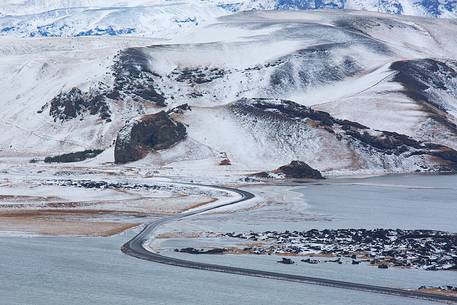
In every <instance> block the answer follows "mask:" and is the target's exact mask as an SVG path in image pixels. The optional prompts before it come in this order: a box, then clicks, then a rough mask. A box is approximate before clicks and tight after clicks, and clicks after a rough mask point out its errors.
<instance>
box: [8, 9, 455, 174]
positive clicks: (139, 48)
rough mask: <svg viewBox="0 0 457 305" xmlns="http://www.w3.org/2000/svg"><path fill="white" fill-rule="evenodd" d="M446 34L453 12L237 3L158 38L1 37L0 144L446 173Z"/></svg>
mask: <svg viewBox="0 0 457 305" xmlns="http://www.w3.org/2000/svg"><path fill="white" fill-rule="evenodd" d="M392 33H395V39H392ZM449 37H457V25H456V23H455V21H454V20H452V19H431V18H416V17H398V16H391V15H383V14H378V13H367V12H356V11H345V12H343V11H336V10H333V11H306V12H305V11H249V12H241V13H237V14H234V15H230V16H224V17H220V18H218V19H215V21H214V22H212V23H211V24H210V25H204V26H200V27H198V30H195V31H189V32H188V33H187V35H181V36H179V37H173V38H172V40H171V41H164V40H161V39H160V40H159V39H154V38H150V37H143V38H139V37H131V36H127V37H126V36H117V37H72V38H46V39H35V38H7V37H4V38H2V39H0V54H1V55H2V56H1V57H0V69H1V71H0V77H1V78H0V91H1V92H2V99H1V100H0V107H1V108H0V109H1V111H0V124H1V126H2V131H3V135H2V137H1V138H0V153H1V155H2V156H14V157H21V156H22V157H25V158H29V159H32V158H38V159H41V158H44V157H45V156H49V155H56V154H60V153H63V152H73V151H81V150H86V149H104V150H106V151H105V153H104V154H103V156H104V157H103V160H104V161H106V156H107V155H109V156H111V158H112V159H111V160H112V161H114V155H115V154H114V150H115V146H116V153H117V155H118V156H121V155H123V156H125V155H126V154H127V155H128V154H130V153H132V152H133V153H134V155H135V156H134V157H135V158H131V159H129V160H136V159H138V158H141V157H144V156H146V155H147V158H146V159H145V161H138V162H145V163H143V165H144V166H146V164H148V165H147V166H150V165H151V164H152V165H153V166H160V165H168V166H171V167H173V168H179V167H181V166H182V167H185V168H194V169H197V168H199V169H205V170H207V169H208V168H211V167H214V168H219V167H218V164H219V162H221V158H222V159H229V160H230V162H227V161H225V163H230V164H231V166H229V167H226V168H228V169H229V170H235V169H238V170H249V171H252V172H255V171H261V170H269V169H273V168H276V167H278V166H280V165H284V164H286V163H289V162H290V161H291V160H301V161H304V162H306V163H308V164H310V165H311V166H313V167H315V168H317V169H319V170H321V171H323V172H324V173H325V174H328V175H329V174H349V173H374V172H376V173H385V172H413V171H426V172H430V171H431V172H435V171H455V170H457V152H456V150H455V149H457V91H456V88H457V86H456V85H457V81H456V79H457V55H456V53H455V49H456V47H457V41H455V40H453V39H449ZM161 111H165V113H161ZM157 113H161V114H160V115H157V117H156V116H148V114H157ZM148 124H150V125H148ZM162 124H163V125H162ZM175 127H176V128H178V129H176V130H174V128H175ZM148 128H153V130H156V129H157V130H162V131H160V132H165V134H160V133H159V135H157V134H155V131H154V132H152V134H151V130H148ZM154 128H155V129H154ZM184 129H185V130H184ZM164 138H166V139H168V140H170V139H175V140H176V141H175V142H174V141H171V142H170V141H168V140H167V143H166V145H164V143H161V142H160V141H162V140H163V139H164ZM24 139H26V140H24ZM161 139H162V140H161ZM116 141H117V143H115V142H116ZM148 141H149V142H150V143H149V142H148ZM151 141H152V142H151ZM120 144H122V146H119V145H120ZM148 152H152V153H150V154H149V155H148V154H147V153H148ZM137 157H138V158H137ZM116 161H122V160H120V159H119V160H116ZM94 162H96V161H94ZM139 166H142V165H141V164H140V165H139Z"/></svg>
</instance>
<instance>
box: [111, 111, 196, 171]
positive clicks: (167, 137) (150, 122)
mask: <svg viewBox="0 0 457 305" xmlns="http://www.w3.org/2000/svg"><path fill="white" fill-rule="evenodd" d="M186 136H187V132H186V127H185V126H184V125H183V124H182V123H180V122H176V121H175V120H173V119H172V118H171V117H170V116H169V115H168V114H167V113H166V112H164V111H161V112H159V113H155V114H149V115H145V116H143V117H142V118H140V119H138V120H135V121H132V122H130V123H128V124H127V125H126V126H124V127H123V128H122V129H121V131H120V132H119V134H118V136H117V139H116V146H115V149H114V160H115V162H116V163H127V162H131V161H137V160H140V159H142V158H144V157H145V156H146V155H147V154H148V152H150V151H154V150H161V149H167V148H170V147H171V146H173V145H174V144H176V143H178V142H180V141H182V140H184V139H185V138H186Z"/></svg>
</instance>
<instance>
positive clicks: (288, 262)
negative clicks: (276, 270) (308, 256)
mask: <svg viewBox="0 0 457 305" xmlns="http://www.w3.org/2000/svg"><path fill="white" fill-rule="evenodd" d="M278 263H280V264H285V265H292V264H295V262H294V261H293V260H291V259H290V258H285V257H283V258H282V259H281V260H280V261H278Z"/></svg>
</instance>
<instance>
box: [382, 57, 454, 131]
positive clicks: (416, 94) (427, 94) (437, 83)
mask: <svg viewBox="0 0 457 305" xmlns="http://www.w3.org/2000/svg"><path fill="white" fill-rule="evenodd" d="M390 68H391V69H392V70H394V71H397V74H396V75H395V77H394V79H393V81H395V82H398V83H400V84H402V85H403V87H404V88H405V89H404V93H405V94H406V95H407V96H409V97H410V98H411V99H413V100H414V101H416V102H417V103H418V104H420V105H421V106H422V107H423V108H424V110H425V111H426V112H427V113H428V114H429V116H430V117H431V118H433V119H434V120H436V121H438V122H440V123H442V124H443V125H445V126H446V127H447V128H448V129H449V130H450V131H451V132H453V133H456V132H457V125H456V122H455V120H453V119H452V118H450V117H449V116H448V115H447V114H448V113H449V111H450V110H454V111H455V110H456V109H457V106H456V105H455V103H454V104H451V103H449V101H452V100H455V99H457V61H453V60H446V61H442V60H438V59H433V58H424V59H416V60H404V61H397V62H394V63H392V64H391V66H390Z"/></svg>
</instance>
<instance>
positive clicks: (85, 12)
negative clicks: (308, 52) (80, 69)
mask: <svg viewBox="0 0 457 305" xmlns="http://www.w3.org/2000/svg"><path fill="white" fill-rule="evenodd" d="M254 9H255V10H260V9H262V10H309V9H313V10H314V9H348V10H363V11H374V12H382V13H388V14H396V15H413V16H428V17H444V18H455V17H456V16H457V3H456V2H455V1H454V0H444V1H443V0H363V1H361V0H348V1H346V0H325V1H315V0H245V1H234V0H205V1H191V0H184V1H165V0H135V1H122V0H117V1H106V0H53V1H44V0H23V1H19V0H7V1H3V2H2V3H1V4H0V35H1V36H15V37H74V36H102V35H105V36H114V35H135V36H138V35H140V36H151V37H156V38H168V37H170V35H175V34H177V33H182V32H184V33H186V32H188V31H193V30H195V28H196V27H199V26H201V25H207V24H210V23H213V22H214V19H215V18H216V17H220V16H223V15H230V14H232V13H234V12H239V11H246V10H254Z"/></svg>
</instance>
